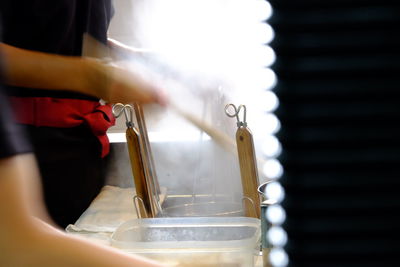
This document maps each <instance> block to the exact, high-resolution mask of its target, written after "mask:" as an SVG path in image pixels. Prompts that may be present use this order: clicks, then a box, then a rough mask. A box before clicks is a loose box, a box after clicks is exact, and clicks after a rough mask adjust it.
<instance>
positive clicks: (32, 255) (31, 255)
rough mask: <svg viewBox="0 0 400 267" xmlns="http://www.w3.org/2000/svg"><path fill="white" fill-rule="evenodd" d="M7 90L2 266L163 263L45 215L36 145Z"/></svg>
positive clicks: (0, 140)
mask: <svg viewBox="0 0 400 267" xmlns="http://www.w3.org/2000/svg"><path fill="white" fill-rule="evenodd" d="M2 91H3V90H2V88H0V107H1V112H0V218H1V220H0V249H1V253H0V265H1V266H21V267H23V266H59V267H62V266H68V267H69V266H82V267H83V266H85V267H86V266H96V267H101V266H113V267H119V266H121V267H123V266H144V267H146V266H148V267H157V266H161V265H160V264H158V263H156V262H153V261H150V260H148V259H144V258H140V257H138V256H130V255H127V254H123V253H121V252H119V251H118V250H116V249H113V248H110V247H106V246H101V245H98V244H95V243H92V242H89V241H86V240H83V239H80V238H77V237H73V236H70V235H67V234H66V233H64V232H62V231H60V230H58V229H56V228H54V227H53V226H50V225H49V224H47V223H45V222H44V221H43V220H41V219H43V218H46V217H47V215H46V212H45V208H44V204H43V199H42V196H41V194H40V179H39V172H38V169H37V165H36V161H35V157H34V154H33V153H32V147H31V145H30V143H29V141H28V140H27V139H26V136H25V132H24V131H23V128H22V127H21V126H19V125H16V124H15V123H14V122H13V120H12V115H11V110H10V109H9V105H8V104H9V103H8V102H7V99H6V97H5V95H4V94H3V92H2ZM39 218H41V219H39Z"/></svg>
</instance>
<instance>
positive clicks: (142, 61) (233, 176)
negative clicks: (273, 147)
mask: <svg viewBox="0 0 400 267" xmlns="http://www.w3.org/2000/svg"><path fill="white" fill-rule="evenodd" d="M114 4H115V10H116V13H115V18H114V19H113V21H112V24H111V28H110V37H112V38H113V39H116V40H117V41H120V42H122V43H124V44H127V45H129V46H133V47H135V48H138V49H142V50H144V51H147V53H143V54H141V55H140V56H138V57H135V58H126V61H127V62H125V64H128V65H129V64H132V65H135V68H137V66H138V65H139V66H141V67H143V70H144V71H146V70H150V71H151V72H154V73H156V75H155V76H154V77H153V79H154V80H155V81H157V82H158V83H160V84H161V85H162V86H163V88H165V89H166V90H167V92H168V95H169V97H170V98H171V100H172V101H173V106H174V110H175V111H174V110H169V109H163V108H160V107H154V106H149V107H146V120H147V126H148V130H149V131H150V134H149V136H150V138H151V136H152V135H154V132H157V133H159V134H162V135H165V136H168V135H172V136H180V135H184V133H185V132H186V133H187V134H188V135H191V136H193V137H194V138H189V139H185V138H182V140H183V141H182V142H176V141H173V142H172V141H171V142H168V141H166V142H164V143H157V144H156V143H154V146H153V150H154V153H153V154H154V157H155V164H156V168H157V172H158V177H159V179H160V183H161V184H163V185H164V186H166V187H167V188H168V190H169V192H168V194H175V193H176V194H189V195H200V194H212V195H214V196H217V195H229V196H228V199H229V201H230V202H231V201H235V202H241V199H240V197H239V198H238V197H237V195H240V194H241V190H242V189H241V184H240V172H239V167H238V160H237V157H236V156H235V155H234V154H232V153H229V152H227V151H226V150H224V149H223V147H221V146H220V145H219V144H217V143H216V142H215V140H216V139H215V138H216V137H215V136H212V134H210V133H209V135H211V138H204V136H205V134H206V133H204V132H202V131H200V130H198V129H197V128H196V127H195V126H194V125H192V124H191V123H189V122H187V121H185V119H184V118H182V117H181V115H182V114H183V115H185V114H186V115H187V114H191V115H193V116H194V117H195V118H200V119H201V120H203V121H205V122H206V123H207V124H208V125H212V126H213V127H215V129H217V130H218V131H219V132H220V133H222V134H223V135H226V136H227V137H228V138H230V140H234V138H235V131H236V121H235V120H234V119H232V118H228V117H227V116H226V115H225V113H224V107H225V105H226V104H228V103H234V104H236V105H239V104H244V105H246V106H247V110H248V111H249V112H248V114H247V118H248V126H249V128H250V129H251V130H252V132H253V134H254V139H255V142H256V143H255V146H256V150H257V151H259V150H260V149H259V148H261V147H262V146H261V144H259V143H258V140H259V139H261V138H259V136H264V135H265V134H268V133H270V134H272V133H273V132H274V131H276V130H277V129H276V128H277V127H278V126H276V127H275V128H274V129H270V128H271V126H269V128H268V127H267V130H268V131H269V132H267V133H266V132H265V129H266V127H265V126H262V127H260V126H261V125H264V124H265V122H264V119H263V116H264V115H265V103H270V102H271V101H272V102H273V101H274V100H276V99H271V95H266V94H265V92H266V90H268V89H269V88H271V87H273V85H274V83H275V81H276V77H275V76H274V74H273V72H272V71H270V70H269V69H267V68H266V67H268V66H269V65H270V64H272V63H273V61H274V60H275V56H274V53H273V51H272V50H271V49H270V48H269V47H268V46H266V45H265V44H266V43H268V42H269V41H271V39H272V38H273V30H272V29H271V27H269V26H268V25H267V24H265V23H263V21H264V20H265V19H267V18H268V17H269V16H270V14H271V7H270V6H269V4H268V3H267V2H266V1H263V0H202V1H199V0H168V1H166V0H116V1H114ZM272 98H273V97H272ZM260 99H265V100H267V101H269V102H263V101H260ZM272 105H273V104H272ZM272 108H273V107H272ZM176 111H179V112H178V113H179V114H180V115H179V114H176ZM272 127H273V126H272ZM152 133H153V134H152ZM174 133H175V134H174ZM196 138H197V139H196ZM221 138H222V137H221ZM193 139H194V140H196V141H193ZM184 140H192V141H186V142H185V141H184ZM150 141H152V140H150ZM264 150H265V149H264ZM260 175H262V174H260ZM260 182H262V177H260ZM193 201H200V200H199V199H198V198H196V197H194V198H193Z"/></svg>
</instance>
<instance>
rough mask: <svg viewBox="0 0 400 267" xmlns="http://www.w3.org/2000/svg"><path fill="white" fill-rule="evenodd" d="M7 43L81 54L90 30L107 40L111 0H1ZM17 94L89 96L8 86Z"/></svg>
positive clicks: (103, 40)
mask: <svg viewBox="0 0 400 267" xmlns="http://www.w3.org/2000/svg"><path fill="white" fill-rule="evenodd" d="M0 7H1V11H0V12H1V17H2V24H3V36H2V40H3V42H4V43H6V44H9V45H12V46H16V47H19V48H23V49H29V50H35V51H41V52H46V53H53V54H60V55H67V56H80V55H81V53H82V38H83V34H84V33H89V34H90V35H92V36H93V37H94V38H96V39H97V40H99V41H101V42H103V43H106V42H107V29H108V26H109V23H110V20H111V17H112V15H113V9H112V3H111V0H1V1H0ZM7 91H8V94H11V95H17V96H50V97H67V98H88V97H87V96H83V95H81V94H77V93H72V92H59V91H49V90H37V89H27V88H18V87H7Z"/></svg>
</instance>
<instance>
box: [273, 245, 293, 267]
mask: <svg viewBox="0 0 400 267" xmlns="http://www.w3.org/2000/svg"><path fill="white" fill-rule="evenodd" d="M269 260H270V262H271V264H272V265H273V266H275V267H284V266H287V265H288V263H289V258H288V255H287V254H286V252H285V251H284V250H283V249H282V248H273V249H271V252H270V253H269Z"/></svg>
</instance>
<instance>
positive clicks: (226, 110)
mask: <svg viewBox="0 0 400 267" xmlns="http://www.w3.org/2000/svg"><path fill="white" fill-rule="evenodd" d="M230 107H232V108H233V110H234V113H231V112H229V108H230ZM242 108H243V121H240V119H239V113H240V110H241V109H242ZM225 114H226V115H227V116H228V117H231V118H233V117H236V125H237V126H238V127H246V126H247V122H246V106H245V105H240V106H239V107H238V108H236V106H235V105H234V104H227V105H226V106H225Z"/></svg>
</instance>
